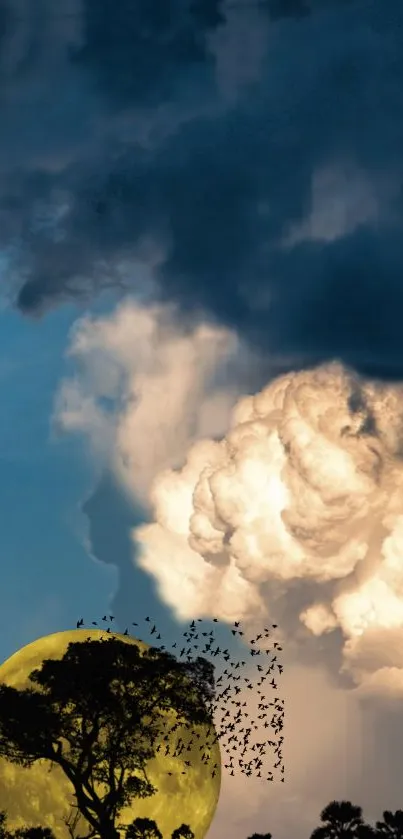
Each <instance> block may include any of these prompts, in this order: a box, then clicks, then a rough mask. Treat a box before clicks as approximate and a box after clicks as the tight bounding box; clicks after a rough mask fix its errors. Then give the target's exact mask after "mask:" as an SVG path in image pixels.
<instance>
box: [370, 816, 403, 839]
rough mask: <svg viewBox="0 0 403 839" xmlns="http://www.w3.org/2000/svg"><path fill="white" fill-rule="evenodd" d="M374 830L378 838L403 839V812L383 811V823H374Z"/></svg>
mask: <svg viewBox="0 0 403 839" xmlns="http://www.w3.org/2000/svg"><path fill="white" fill-rule="evenodd" d="M376 830H377V833H378V836H379V837H390V839H403V810H396V811H395V812H394V813H392V812H391V811H390V810H384V811H383V821H379V822H376Z"/></svg>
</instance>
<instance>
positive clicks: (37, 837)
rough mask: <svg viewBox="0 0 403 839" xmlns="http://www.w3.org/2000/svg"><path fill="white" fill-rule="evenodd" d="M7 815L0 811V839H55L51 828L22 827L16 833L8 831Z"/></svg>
mask: <svg viewBox="0 0 403 839" xmlns="http://www.w3.org/2000/svg"><path fill="white" fill-rule="evenodd" d="M6 821H7V814H6V812H5V810H1V811H0V839H55V835H54V833H53V831H52V830H51V828H50V827H20V828H18V829H17V830H15V831H14V832H12V831H11V830H7V827H6Z"/></svg>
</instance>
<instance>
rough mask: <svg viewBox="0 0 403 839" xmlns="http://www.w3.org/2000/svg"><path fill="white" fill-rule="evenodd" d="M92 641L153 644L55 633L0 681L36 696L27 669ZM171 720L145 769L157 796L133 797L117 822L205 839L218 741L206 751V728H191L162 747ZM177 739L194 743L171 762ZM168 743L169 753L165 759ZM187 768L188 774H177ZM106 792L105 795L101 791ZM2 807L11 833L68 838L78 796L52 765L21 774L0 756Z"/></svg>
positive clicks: (8, 664) (214, 795)
mask: <svg viewBox="0 0 403 839" xmlns="http://www.w3.org/2000/svg"><path fill="white" fill-rule="evenodd" d="M89 636H91V638H94V639H96V638H105V637H115V638H119V639H120V640H122V641H124V642H125V643H135V644H137V646H138V647H139V649H140V650H141V651H144V650H145V649H147V648H149V646H150V645H149V644H146V643H144V642H143V641H139V640H137V639H134V638H130V636H124V635H121V634H118V633H113V634H112V633H110V635H108V636H106V633H105V632H104V631H102V630H88V629H77V630H71V631H68V632H57V633H54V634H52V635H47V636H45V637H43V638H39V639H37V640H36V641H34V642H33V643H31V644H28V645H27V646H25V647H23V648H22V649H20V650H18V652H16V653H14V654H13V655H12V656H10V658H9V659H7V661H5V662H4V663H3V664H2V665H1V666H0V683H3V684H7V685H9V686H11V687H15V688H18V689H20V690H21V689H27V688H28V687H32V688H34V689H38V690H40V686H37V685H36V684H35V683H33V682H30V681H29V679H28V677H29V674H30V673H31V672H32V670H34V669H36V668H39V667H41V665H42V662H43V661H44V660H45V659H47V658H53V659H61V658H62V657H63V655H64V654H65V652H66V650H67V647H68V645H69V643H70V642H76V641H85V640H86V638H88V637H89ZM175 718H176V715H175V713H174V712H173V711H172V712H170V713H167V728H166V732H165V731H163V730H161V742H162V744H163V745H162V746H161V750H160V751H159V752H157V753H156V757H155V758H153V759H152V760H150V761H149V762H148V763H147V775H148V777H149V779H150V781H151V783H152V784H154V786H155V787H157V790H158V791H157V792H156V793H155V795H152V796H150V797H149V798H144V799H140V798H139V799H133V804H132V805H131V806H130V807H125V808H124V809H122V810H121V812H120V814H119V815H118V818H117V820H116V821H117V823H122V824H123V825H126V824H129V823H130V822H131V821H132V820H133V819H135V818H137V817H141V818H149V819H154V820H155V821H156V823H157V826H158V828H159V829H160V831H161V833H162V835H163V837H164V839H170V836H171V833H172V832H173V830H175V829H176V828H177V827H179V826H180V824H182V823H185V824H188V825H189V826H190V828H191V829H192V831H193V833H194V834H195V839H203V837H204V836H205V834H206V833H207V831H208V829H209V827H210V824H211V822H212V820H213V816H214V813H215V810H216V807H217V804H218V799H219V795H220V787H221V756H220V747H219V743H218V741H216V742H215V743H214V744H213V745H210V746H209V745H208V742H210V743H211V735H210V738H209V739H207V737H208V729H207V727H206V726H195V727H194V731H193V732H192V733H190V732H189V731H188V730H187V729H186V728H184V727H179V728H178V729H177V730H176V731H175V732H173V733H172V734H170V735H169V738H170V739H169V740H168V741H165V740H164V739H163V737H164V736H165V735H166V734H168V729H169V727H170V726H171V725H172V723H173V722H174V721H175ZM168 721H169V725H168ZM197 735H199V736H197ZM179 737H182V740H183V741H184V742H185V743H186V745H187V744H188V743H189V742H190V738H191V737H193V744H192V745H191V746H190V750H189V751H187V750H186V751H184V752H182V755H181V756H180V757H174V756H173V754H172V753H173V751H174V747H175V745H176V744H177V742H178V738H179ZM158 742H159V741H158ZM167 743H168V744H169V746H170V753H169V754H168V755H167V756H165V746H166V744H167ZM200 747H203V748H200ZM204 753H207V754H208V755H209V760H208V762H207V763H204V762H203V761H202V755H203V754H204ZM184 760H188V761H189V762H190V766H186V765H184ZM214 764H218V768H217V769H216V770H215V771H216V775H215V777H212V770H213V766H214ZM184 770H186V774H184V775H182V774H181V772H182V771H184ZM168 772H172V775H168V774H167V773H168ZM103 794H104V791H102V792H101V795H103ZM0 802H1V804H0V809H4V810H5V811H6V814H7V822H6V826H7V828H8V829H10V830H16V829H18V828H21V827H30V826H36V825H41V826H43V827H50V828H51V829H52V830H53V832H54V834H55V836H56V839H68V838H69V833H68V829H67V826H66V824H65V823H64V819H67V818H68V817H69V815H70V813H71V807H72V806H73V805H74V803H75V797H74V791H73V788H72V785H71V784H70V781H69V780H68V779H67V778H66V776H65V775H64V773H63V771H62V769H61V768H60V767H59V766H58V765H57V764H51V763H50V761H47V760H39V761H36V762H35V763H34V764H33V766H32V767H29V768H24V767H22V766H18V765H17V764H14V763H12V762H11V761H8V760H6V759H5V758H2V757H0ZM88 832H89V825H88V822H87V821H86V820H85V819H84V818H82V817H81V818H80V821H79V822H78V824H77V827H76V835H77V836H78V837H79V836H80V835H84V834H85V833H88ZM121 835H123V834H122V832H121Z"/></svg>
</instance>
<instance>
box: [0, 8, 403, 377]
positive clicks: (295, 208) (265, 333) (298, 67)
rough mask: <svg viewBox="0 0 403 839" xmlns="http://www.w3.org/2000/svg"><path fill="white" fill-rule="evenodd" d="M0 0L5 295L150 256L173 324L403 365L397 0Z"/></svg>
mask: <svg viewBox="0 0 403 839" xmlns="http://www.w3.org/2000/svg"><path fill="white" fill-rule="evenodd" d="M55 9H56V6H55V4H54V3H51V2H50V0H49V2H48V0H37V2H36V3H35V12H34V13H33V12H32V4H31V3H29V2H28V0H27V2H24V0H20V2H18V3H15V2H11V0H1V2H0V72H1V76H0V78H1V84H0V112H1V131H0V246H1V248H2V249H3V258H2V262H1V266H2V267H1V269H0V270H2V276H3V291H4V294H6V295H7V296H8V297H9V298H10V297H11V299H13V300H14V301H15V305H16V306H17V307H18V308H19V309H20V310H21V312H22V313H23V314H25V315H30V316H35V315H36V316H37V315H41V314H42V313H44V312H46V311H47V310H49V309H50V308H52V307H55V306H58V305H60V304H62V303H63V302H65V301H67V300H78V299H81V298H85V299H88V298H89V299H94V298H95V297H96V296H98V294H99V293H100V292H101V291H102V289H104V288H105V287H111V288H116V289H117V291H118V292H119V293H120V291H121V292H122V293H124V291H125V289H127V290H133V291H136V289H137V284H138V282H139V280H138V279H137V277H138V275H137V274H136V272H134V271H133V274H132V275H131V274H130V271H126V275H125V278H124V279H122V271H121V270H120V268H121V266H122V264H123V263H124V264H125V265H128V264H130V261H131V260H135V259H139V258H142V259H146V260H147V259H153V258H154V259H155V255H156V254H157V255H158V260H156V259H155V262H156V265H155V268H154V276H155V280H156V285H155V291H154V296H155V298H156V299H158V300H162V301H164V300H167V301H168V300H169V301H175V302H176V303H177V304H178V306H179V311H180V315H181V322H182V323H183V324H186V323H189V324H192V323H194V322H195V321H196V320H197V319H198V318H200V317H203V318H210V319H211V320H214V321H218V322H220V323H223V324H225V325H228V326H231V327H234V328H236V329H237V330H238V331H239V333H240V334H241V335H242V336H243V337H244V338H245V339H246V340H248V341H250V343H251V344H253V345H254V346H255V347H256V348H259V349H260V350H261V352H262V353H263V354H264V355H266V354H267V355H272V356H281V357H285V358H286V357H287V356H289V357H290V358H291V357H292V364H291V365H290V366H292V367H293V368H295V366H296V362H295V359H296V358H298V359H300V362H299V363H300V365H301V367H302V366H305V365H307V364H311V363H315V364H316V363H320V362H323V361H326V360H328V359H330V358H334V357H337V358H338V359H340V360H341V361H343V362H344V363H346V364H349V365H352V366H354V367H355V368H356V369H357V370H358V371H359V372H361V373H364V374H366V375H370V376H377V377H380V378H392V379H393V378H399V377H401V375H402V372H403V330H402V329H401V322H402V304H403V247H402V241H403V235H402V233H403V231H402V175H403V171H402V170H403V5H402V3H401V2H400V0H388V3H384V2H381V0H338V1H337V0H310V2H309V0H262V2H257V3H254V2H252V0H250V2H247V0H239V2H236V0H228V2H224V0H153V2H152V3H150V2H149V0H120V2H118V3H117V2H115V0H82V2H80V0H59V2H58V3H57V9H56V11H55Z"/></svg>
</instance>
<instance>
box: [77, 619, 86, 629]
mask: <svg viewBox="0 0 403 839" xmlns="http://www.w3.org/2000/svg"><path fill="white" fill-rule="evenodd" d="M83 623H84V621H83V619H82V618H80V620H79V621H77V624H76V626H77V629H79V627H80V626H82V625H83Z"/></svg>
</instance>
